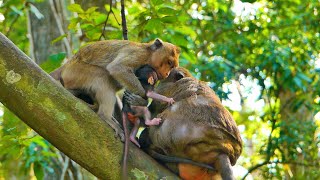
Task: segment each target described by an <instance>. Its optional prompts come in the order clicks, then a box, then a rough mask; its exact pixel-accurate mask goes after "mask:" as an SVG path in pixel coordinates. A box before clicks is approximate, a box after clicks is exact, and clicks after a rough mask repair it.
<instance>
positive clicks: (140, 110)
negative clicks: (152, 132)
mask: <svg viewBox="0 0 320 180" xmlns="http://www.w3.org/2000/svg"><path fill="white" fill-rule="evenodd" d="M131 108H132V109H134V111H135V112H136V115H137V116H143V118H144V121H145V122H144V123H145V125H147V126H156V125H159V124H160V123H161V118H153V119H151V113H150V111H149V109H148V108H147V107H146V106H131Z"/></svg>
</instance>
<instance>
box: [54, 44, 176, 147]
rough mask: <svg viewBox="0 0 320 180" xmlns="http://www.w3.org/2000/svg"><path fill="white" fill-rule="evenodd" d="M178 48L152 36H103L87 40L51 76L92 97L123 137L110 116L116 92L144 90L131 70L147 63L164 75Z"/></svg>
mask: <svg viewBox="0 0 320 180" xmlns="http://www.w3.org/2000/svg"><path fill="white" fill-rule="evenodd" d="M179 54H180V49H179V48H178V47H177V46H175V45H173V44H171V43H168V42H163V41H161V40H160V39H156V40H155V41H154V42H150V43H136V42H131V41H127V40H105V41H98V42H94V43H92V44H88V45H86V46H84V47H82V48H80V49H79V51H78V52H77V53H76V54H75V55H74V56H73V57H72V58H71V59H70V60H68V61H67V62H66V63H65V64H63V65H62V66H61V67H60V68H58V69H56V70H55V71H53V72H52V73H51V76H52V77H53V78H54V79H56V80H57V81H59V82H61V84H62V85H63V86H64V87H65V88H66V89H68V90H69V91H71V92H72V91H73V90H81V91H83V92H85V94H88V95H90V97H93V99H95V101H96V102H97V104H98V110H97V114H98V115H99V116H100V118H101V119H103V120H104V121H106V122H107V123H108V124H109V126H111V127H112V128H113V129H114V130H115V133H116V135H118V136H120V138H121V140H122V141H123V140H124V136H123V133H122V129H121V127H120V125H119V123H118V122H117V121H114V120H112V113H113V110H114V104H115V102H116V96H115V94H116V92H117V91H118V90H120V89H122V88H124V89H127V90H129V91H130V92H133V93H135V94H137V95H139V96H142V97H143V96H145V91H144V89H143V87H142V85H141V84H140V82H139V80H138V78H137V77H136V76H135V75H134V71H135V70H136V69H138V68H139V67H141V66H143V65H146V64H148V65H150V66H151V67H152V68H154V69H155V71H156V72H157V75H158V78H159V79H164V78H166V77H168V75H169V74H170V71H171V70H172V69H173V68H175V67H178V66H179V60H178V59H179Z"/></svg>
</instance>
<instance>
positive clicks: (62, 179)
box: [60, 156, 70, 180]
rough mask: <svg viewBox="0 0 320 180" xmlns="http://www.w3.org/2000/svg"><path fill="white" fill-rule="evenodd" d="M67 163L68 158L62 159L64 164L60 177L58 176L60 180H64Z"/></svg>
mask: <svg viewBox="0 0 320 180" xmlns="http://www.w3.org/2000/svg"><path fill="white" fill-rule="evenodd" d="M69 161H70V159H69V158H68V156H65V157H64V162H63V169H62V172H61V176H60V180H64V176H65V175H66V172H67V170H68V167H69Z"/></svg>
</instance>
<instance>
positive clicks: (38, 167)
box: [33, 163, 44, 180]
mask: <svg viewBox="0 0 320 180" xmlns="http://www.w3.org/2000/svg"><path fill="white" fill-rule="evenodd" d="M33 172H34V175H35V176H36V177H37V180H42V179H43V177H44V170H43V167H42V166H41V165H40V163H34V166H33Z"/></svg>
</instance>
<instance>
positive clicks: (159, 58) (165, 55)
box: [150, 39, 180, 79]
mask: <svg viewBox="0 0 320 180" xmlns="http://www.w3.org/2000/svg"><path fill="white" fill-rule="evenodd" d="M150 49H151V51H152V55H151V62H150V66H151V67H153V68H154V69H155V70H156V72H157V74H158V77H159V79H165V78H167V77H168V76H169V74H170V72H171V70H172V69H173V68H175V67H178V66H179V54H180V50H179V48H178V47H177V46H175V45H173V44H170V43H167V42H162V41H161V40H160V39H156V40H155V41H154V42H153V43H152V44H151V45H150Z"/></svg>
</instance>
